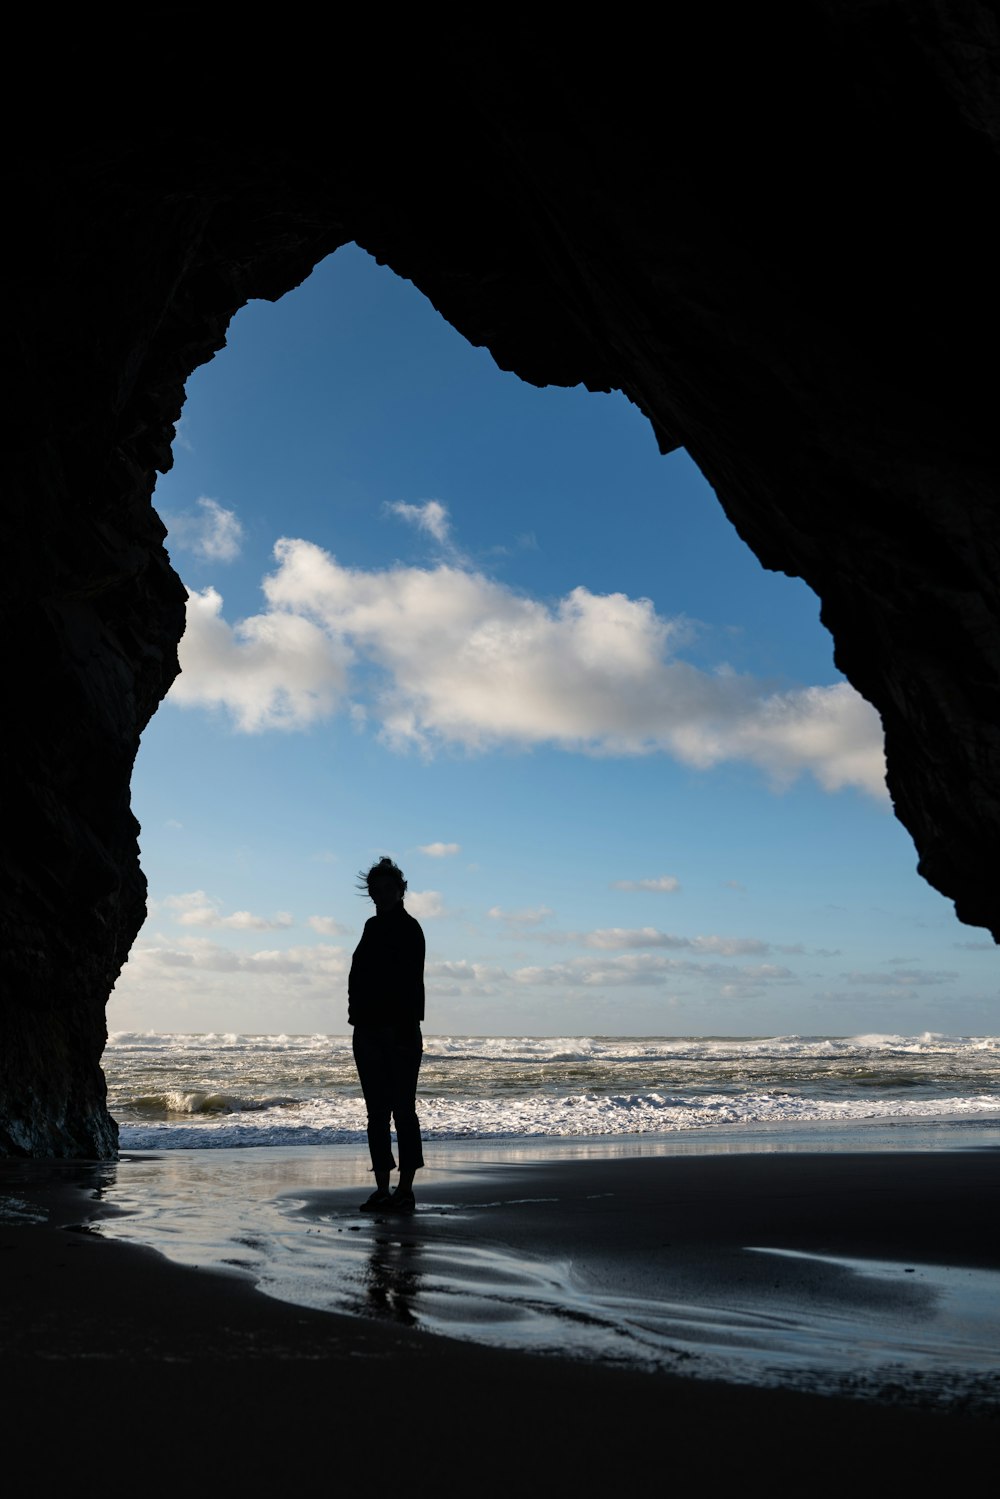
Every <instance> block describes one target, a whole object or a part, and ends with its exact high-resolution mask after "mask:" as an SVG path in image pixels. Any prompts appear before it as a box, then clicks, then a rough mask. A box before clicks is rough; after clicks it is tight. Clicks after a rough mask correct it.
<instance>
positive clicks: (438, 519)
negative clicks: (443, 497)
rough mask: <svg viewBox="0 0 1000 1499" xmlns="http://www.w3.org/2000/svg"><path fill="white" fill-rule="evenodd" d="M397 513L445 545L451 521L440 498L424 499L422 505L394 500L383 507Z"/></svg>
mask: <svg viewBox="0 0 1000 1499" xmlns="http://www.w3.org/2000/svg"><path fill="white" fill-rule="evenodd" d="M385 508H386V509H387V510H389V511H391V512H392V514H393V515H398V516H399V517H400V519H401V520H405V521H406V522H407V523H408V524H409V525H411V526H416V528H417V530H418V531H426V532H427V534H428V535H429V536H433V538H434V540H435V541H437V542H440V544H441V546H447V545H448V541H449V537H450V535H451V523H450V521H449V519H448V511H447V508H446V507H445V506H444V505H442V504H441V501H440V500H426V501H425V502H424V503H423V504H422V505H408V504H407V503H406V501H405V500H394V501H392V502H391V503H390V504H388V505H386V507H385Z"/></svg>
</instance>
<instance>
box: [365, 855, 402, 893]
mask: <svg viewBox="0 0 1000 1499" xmlns="http://www.w3.org/2000/svg"><path fill="white" fill-rule="evenodd" d="M373 875H390V876H391V877H392V878H393V879H394V880H395V881H396V883H397V885H398V886H399V889H400V894H404V895H405V893H406V880H405V879H404V878H403V871H402V870H401V869H400V867H399V865H398V864H394V863H393V861H392V860H391V859H390V858H389V857H388V855H386V856H385V857H384V858H381V859H379V860H378V862H377V863H376V864H373V865H372V867H371V869H360V870H359V871H358V894H359V895H367V894H368V881H369V880H370V879H371V878H372V876H373Z"/></svg>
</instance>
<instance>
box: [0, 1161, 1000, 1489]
mask: <svg viewBox="0 0 1000 1499" xmlns="http://www.w3.org/2000/svg"><path fill="white" fill-rule="evenodd" d="M167 1154H168V1153H164V1155H162V1156H159V1157H157V1156H156V1155H154V1154H152V1153H149V1154H139V1155H137V1156H135V1157H133V1158H125V1159H123V1161H122V1162H120V1163H118V1164H117V1165H111V1166H108V1165H103V1166H96V1165H93V1166H91V1165H87V1164H82V1163H68V1162H67V1163H60V1162H11V1161H5V1162H0V1265H2V1266H3V1274H2V1277H0V1338H2V1346H3V1349H4V1373H5V1386H6V1392H5V1395H4V1400H3V1409H4V1413H5V1416H6V1430H7V1433H8V1444H9V1448H10V1451H11V1453H12V1454H13V1453H14V1452H15V1451H17V1452H19V1453H20V1454H21V1455H22V1456H23V1458H24V1461H25V1463H26V1465H27V1479H26V1481H28V1482H30V1481H32V1479H33V1478H34V1479H37V1480H38V1481H44V1484H45V1485H46V1486H52V1487H55V1486H56V1485H57V1484H61V1483H63V1482H73V1483H78V1482H80V1481H81V1480H83V1479H84V1478H86V1479H90V1480H91V1481H94V1480H97V1481H101V1482H107V1483H109V1484H113V1485H114V1486H116V1487H117V1486H119V1485H121V1484H123V1483H127V1484H129V1486H139V1487H141V1489H142V1490H143V1491H144V1492H146V1493H150V1492H152V1493H167V1492H168V1491H169V1492H173V1491H175V1490H178V1489H180V1490H183V1489H186V1488H188V1487H190V1486H194V1485H197V1487H199V1488H204V1487H205V1485H207V1484H213V1485H214V1484H215V1483H225V1484H226V1485H227V1486H233V1485H235V1486H237V1487H238V1488H239V1489H242V1490H244V1491H248V1492H251V1493H260V1492H265V1491H267V1490H269V1489H270V1488H271V1486H272V1485H275V1486H277V1485H279V1484H280V1485H281V1486H283V1487H285V1488H287V1487H288V1486H289V1485H297V1484H299V1483H301V1482H308V1483H309V1484H310V1485H311V1486H316V1485H322V1486H323V1487H324V1488H326V1487H337V1486H339V1485H341V1484H343V1483H344V1482H348V1483H355V1482H358V1483H362V1482H366V1481H367V1482H370V1483H378V1484H379V1485H381V1484H383V1483H385V1482H387V1481H390V1480H391V1481H393V1482H396V1481H398V1482H399V1483H400V1484H401V1485H404V1484H405V1487H406V1489H407V1490H408V1491H410V1492H414V1493H428V1494H430V1493H445V1494H449V1493H452V1492H457V1491H459V1490H461V1491H463V1492H464V1491H465V1490H466V1489H470V1490H472V1491H473V1492H475V1493H480V1494H500V1493H506V1494H509V1493H510V1492H511V1491H512V1489H514V1488H516V1487H517V1486H519V1487H520V1488H521V1490H522V1491H524V1492H527V1493H529V1494H532V1493H535V1492H543V1491H548V1490H549V1489H550V1488H551V1487H552V1486H554V1485H558V1486H559V1487H560V1488H563V1487H567V1488H569V1487H572V1488H575V1489H577V1490H578V1491H580V1492H582V1493H587V1494H590V1493H598V1492H602V1491H603V1490H604V1489H605V1488H607V1487H608V1486H611V1485H614V1486H615V1487H616V1488H620V1487H621V1486H622V1484H623V1483H627V1484H628V1485H629V1486H633V1485H635V1484H638V1483H645V1482H650V1483H656V1484H657V1485H658V1486H660V1487H667V1486H669V1487H671V1488H673V1487H675V1486H676V1485H677V1484H678V1483H682V1484H697V1485H698V1486H699V1487H701V1486H703V1485H705V1484H706V1483H708V1484H710V1485H711V1487H712V1489H713V1490H718V1489H721V1488H722V1486H723V1485H726V1484H734V1483H739V1484H740V1485H741V1486H743V1485H746V1484H749V1483H752V1484H753V1486H754V1487H757V1486H760V1485H766V1486H767V1487H768V1488H773V1487H774V1486H775V1485H776V1484H784V1483H795V1484H796V1485H798V1486H802V1485H808V1487H809V1488H810V1489H812V1490H815V1491H819V1492H825V1491H829V1492H832V1491H834V1490H836V1489H839V1488H840V1487H841V1486H842V1485H844V1484H848V1483H849V1484H852V1485H857V1484H859V1483H861V1484H863V1485H864V1487H865V1489H866V1490H867V1489H869V1488H870V1487H871V1486H873V1485H874V1484H875V1483H876V1482H879V1481H885V1482H887V1483H888V1482H892V1484H893V1485H894V1487H897V1488H898V1487H899V1485H900V1484H901V1483H904V1482H907V1481H912V1482H917V1481H919V1482H920V1483H921V1484H922V1485H923V1487H925V1488H928V1487H930V1486H931V1485H935V1484H938V1483H942V1484H944V1483H947V1484H954V1483H955V1482H958V1481H961V1477H960V1475H962V1474H963V1473H971V1472H974V1471H975V1470H976V1465H977V1462H978V1461H979V1460H983V1461H985V1460H987V1459H990V1460H992V1457H993V1452H994V1448H995V1445H996V1442H997V1439H998V1437H1000V1419H998V1418H1000V1379H998V1374H997V1370H998V1368H1000V1347H998V1346H997V1327H998V1325H1000V1324H998V1317H1000V1309H998V1300H1000V1298H998V1297H997V1295H996V1291H997V1287H1000V1151H998V1150H991V1149H974V1150H949V1151H936V1152H926V1151H895V1152H890V1151H884V1152H883V1151H867V1152H850V1151H831V1152H824V1153H811V1152H808V1151H796V1152H784V1153H783V1152H780V1151H774V1150H770V1151H763V1152H760V1153H755V1152H753V1151H749V1152H747V1151H739V1152H734V1153H730V1154H725V1153H722V1154H716V1153H712V1152H711V1151H706V1150H699V1151H696V1152H693V1153H690V1154H675V1153H666V1154H658V1153H657V1152H656V1151H655V1150H652V1151H650V1150H647V1151H646V1152H645V1153H642V1154H638V1155H636V1156H629V1155H627V1154H624V1153H621V1152H619V1153H613V1152H612V1153H609V1154H607V1155H602V1153H601V1152H600V1151H599V1150H597V1151H590V1152H583V1153H582V1154H581V1153H577V1154H574V1153H573V1152H572V1151H566V1152H559V1151H552V1152H551V1153H548V1154H546V1152H545V1151H544V1150H543V1151H535V1152H534V1153H531V1152H523V1151H522V1152H513V1153H511V1152H508V1153H507V1154H506V1155H505V1154H504V1153H503V1152H496V1151H494V1152H492V1153H491V1152H490V1151H489V1150H483V1149H481V1150H478V1151H466V1152H464V1153H463V1152H462V1151H458V1150H456V1151H453V1152H451V1153H450V1154H449V1153H448V1152H438V1153H437V1154H438V1164H436V1165H435V1166H434V1167H433V1168H432V1169H429V1170H428V1171H426V1172H424V1173H422V1174H421V1176H420V1177H419V1178H418V1183H417V1186H418V1200H419V1209H418V1212H417V1214H416V1215H415V1217H414V1218H412V1219H398V1220H391V1219H384V1220H372V1219H369V1218H364V1217H362V1216H361V1215H360V1214H359V1213H358V1211H357V1207H358V1204H359V1202H360V1200H361V1197H362V1196H363V1195H364V1192H365V1191H366V1190H367V1186H366V1183H365V1179H364V1177H363V1175H362V1176H361V1178H360V1190H359V1182H358V1180H355V1181H354V1182H353V1183H352V1182H350V1179H349V1172H351V1171H353V1172H354V1174H355V1176H357V1160H356V1152H352V1153H350V1155H348V1156H345V1155H344V1153H343V1152H341V1154H340V1155H338V1156H336V1158H334V1157H333V1156H326V1155H325V1154H324V1152H323V1151H322V1150H320V1151H317V1150H315V1149H314V1150H313V1151H311V1152H310V1151H288V1152H284V1153H282V1154H283V1156H284V1159H283V1160H280V1161H279V1160H277V1159H276V1154H277V1153H275V1152H264V1151H261V1152H258V1151H243V1152H241V1151H198V1152H195V1151H192V1152H170V1153H169V1155H170V1157H171V1159H169V1160H167V1158H166V1157H167ZM263 1157H267V1161H266V1176H262V1175H261V1173H262V1172H265V1163H264V1161H263V1160H262V1158H263ZM255 1158H256V1159H255ZM296 1162H297V1163H298V1165H299V1167H300V1170H299V1173H298V1176H296V1173H295V1171H294V1170H293V1169H292V1167H293V1165H294V1164H295V1163H296ZM198 1173H201V1175H200V1176H198ZM196 1177H197V1180H195V1178H196ZM213 1179H214V1180H215V1182H216V1189H215V1190H214V1191H213V1190H212V1189H211V1186H210V1183H211V1182H212V1180H213ZM265 1179H266V1180H267V1181H268V1182H270V1184H271V1186H270V1197H269V1198H268V1201H267V1204H265V1202H264V1200H263V1197H261V1196H260V1195H259V1194H260V1193H261V1182H262V1181H263V1180H265ZM185 1183H187V1185H188V1187H189V1188H191V1190H187V1191H186V1189H185ZM234 1192H236V1193H240V1194H241V1197H240V1200H241V1203H242V1208H241V1212H242V1215H243V1221H244V1225H245V1221H253V1220H254V1219H255V1218H259V1220H260V1221H261V1222H262V1223H263V1224H264V1229H263V1231H262V1233H261V1235H260V1236H259V1238H258V1239H256V1240H255V1239H253V1238H252V1236H250V1235H248V1234H247V1233H246V1232H245V1226H244V1227H243V1228H240V1227H239V1226H238V1225H237V1224H236V1223H235V1222H234V1223H233V1224H232V1233H231V1234H230V1243H231V1245H237V1244H243V1245H244V1246H245V1250H244V1258H243V1259H242V1260H241V1259H240V1258H239V1255H237V1254H235V1253H234V1254H232V1256H231V1257H230V1258H228V1259H227V1251H226V1245H225V1243H224V1242H223V1240H224V1235H222V1236H220V1224H221V1223H223V1221H224V1220H226V1219H235V1218H236V1217H238V1216H239V1214H237V1213H236V1210H235V1209H234V1207H233V1206H232V1203H233V1202H234V1201H235V1200H236V1199H235V1197H234V1196H233V1194H234ZM255 1192H256V1193H257V1194H258V1198H257V1200H256V1201H255V1196H254V1194H255ZM171 1193H172V1194H174V1195H173V1196H171ZM144 1198H145V1199H146V1200H148V1201H157V1200H158V1201H159V1202H160V1204H161V1209H162V1208H163V1205H164V1204H165V1205H166V1209H167V1211H166V1212H163V1211H161V1212H160V1213H159V1216H158V1218H157V1222H158V1224H159V1227H158V1233H159V1236H160V1240H161V1242H165V1240H166V1237H167V1236H168V1235H169V1232H170V1228H169V1224H167V1223H166V1222H165V1221H164V1219H165V1218H168V1217H169V1216H170V1211H171V1204H172V1203H173V1204H183V1203H184V1202H185V1201H187V1202H188V1203H189V1204H190V1201H191V1200H194V1201H196V1202H198V1203H201V1204H203V1211H204V1215H205V1217H204V1222H203V1223H202V1224H201V1226H200V1227H199V1226H198V1224H197V1223H196V1222H195V1219H194V1218H193V1217H189V1216H187V1215H189V1214H190V1212H191V1209H190V1206H189V1207H187V1208H184V1207H183V1206H180V1207H178V1209H177V1213H176V1216H177V1228H176V1234H177V1243H176V1245H175V1253H176V1255H177V1256H178V1257H179V1258H186V1259H188V1261H189V1263H186V1264H178V1263H175V1262H174V1260H173V1259H168V1258H165V1257H164V1256H163V1255H161V1254H160V1253H158V1252H156V1251H155V1250H153V1249H150V1248H146V1247H140V1246H139V1245H136V1244H134V1243H129V1242H125V1241H124V1240H123V1239H122V1238H116V1237H110V1238H109V1237H108V1236H107V1235H108V1233H109V1232H110V1233H111V1234H112V1235H113V1234H115V1233H118V1232H120V1231H122V1230H123V1228H124V1227H125V1225H127V1224H129V1223H130V1222H134V1224H135V1225H136V1227H137V1228H138V1229H141V1230H142V1231H143V1232H147V1231H148V1224H147V1225H146V1226H145V1227H144V1226H143V1222H142V1213H141V1210H140V1209H141V1205H142V1203H143V1201H144ZM265 1207H266V1208H267V1211H265ZM268 1213H270V1215H271V1216H268ZM124 1214H128V1215H129V1216H128V1217H126V1216H122V1215H124ZM275 1215H277V1216H275ZM185 1223H187V1224H188V1227H187V1228H185ZM277 1223H280V1224H281V1225H283V1227H282V1228H281V1229H280V1230H279V1229H278V1228H276V1227H275V1225H276V1224H277ZM206 1224H207V1225H208V1226H207V1227H206V1226H205V1225H206ZM279 1241H280V1242H279ZM192 1245H193V1246H194V1247H193V1248H192ZM201 1254H203V1255H204V1260H205V1263H204V1264H202V1265H200V1266H199V1265H197V1264H196V1263H195V1262H194V1260H195V1258H196V1257H197V1256H198V1255H201ZM224 1260H225V1261H226V1264H227V1268H225V1269H222V1268H219V1265H220V1264H221V1263H222V1262H223V1261H224ZM260 1285H264V1286H266V1287H267V1292H266V1293H265V1292H263V1291H262V1290H261V1289H259V1286H260ZM292 1297H294V1298H296V1299H290V1298H292ZM303 1303H305V1304H303ZM329 1307H332V1308H335V1309H333V1310H329V1309H326V1308H329ZM503 1345H507V1346H503ZM98 1475H100V1478H98Z"/></svg>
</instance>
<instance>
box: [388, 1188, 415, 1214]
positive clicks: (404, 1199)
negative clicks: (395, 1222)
mask: <svg viewBox="0 0 1000 1499" xmlns="http://www.w3.org/2000/svg"><path fill="white" fill-rule="evenodd" d="M416 1206H417V1204H416V1202H415V1201H414V1197H413V1193H412V1192H410V1191H406V1192H404V1191H402V1190H401V1189H400V1188H399V1187H397V1188H396V1190H395V1192H393V1194H392V1196H391V1198H390V1199H389V1211H390V1213H412V1212H413V1211H414V1209H415V1208H416Z"/></svg>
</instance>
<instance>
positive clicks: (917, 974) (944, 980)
mask: <svg viewBox="0 0 1000 1499" xmlns="http://www.w3.org/2000/svg"><path fill="white" fill-rule="evenodd" d="M844 977H845V978H846V980H847V982H848V983H849V984H865V985H868V984H877V985H878V986H879V987H880V988H884V989H911V988H915V987H916V986H917V985H927V984H931V985H935V986H936V985H938V984H950V983H953V982H954V980H955V979H957V978H958V977H959V975H958V974H957V973H952V972H950V971H948V970H942V971H940V972H937V973H931V972H921V971H920V970H919V969H902V968H898V969H896V970H895V971H894V972H892V973H884V972H882V973H880V972H876V973H858V972H856V971H855V972H854V973H845V974H844Z"/></svg>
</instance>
